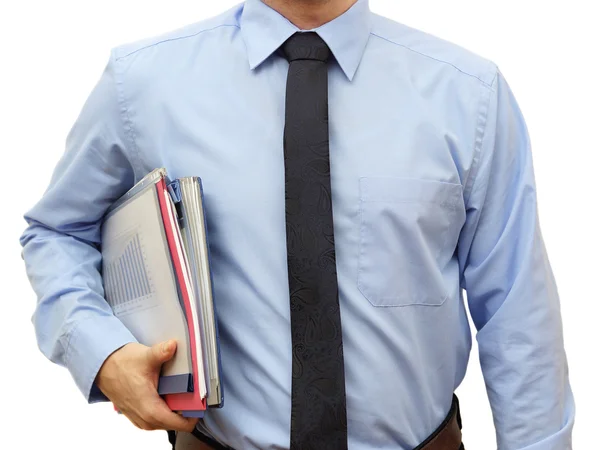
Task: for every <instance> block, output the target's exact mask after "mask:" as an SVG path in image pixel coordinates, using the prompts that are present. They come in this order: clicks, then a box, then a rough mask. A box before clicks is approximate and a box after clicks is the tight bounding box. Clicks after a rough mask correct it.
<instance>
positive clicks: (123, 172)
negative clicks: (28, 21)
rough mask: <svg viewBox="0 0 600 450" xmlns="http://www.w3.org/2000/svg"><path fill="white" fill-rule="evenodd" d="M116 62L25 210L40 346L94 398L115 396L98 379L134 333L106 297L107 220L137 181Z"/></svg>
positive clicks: (24, 241) (24, 242) (26, 255)
mask: <svg viewBox="0 0 600 450" xmlns="http://www.w3.org/2000/svg"><path fill="white" fill-rule="evenodd" d="M116 69H117V67H116V62H115V59H114V56H113V52H111V58H110V60H109V62H108V63H107V65H106V68H105V70H104V72H103V73H102V76H101V77H100V79H99V81H98V82H97V84H96V86H95V87H94V89H93V90H92V92H91V94H90V95H89V97H88V99H87V101H86V102H85V104H84V106H83V108H82V110H81V112H80V114H79V116H78V118H77V120H76V121H75V123H74V125H73V127H72V128H71V130H70V132H69V134H68V136H67V140H66V149H65V151H64V153H63V155H62V157H61V159H60V160H59V162H58V164H57V165H56V167H55V168H54V172H53V174H52V177H51V181H50V184H49V186H48V188H47V189H46V191H45V193H44V194H43V196H42V198H41V199H40V200H39V201H38V202H37V204H35V205H34V206H33V207H32V208H31V209H30V210H29V211H27V212H26V213H25V216H24V218H25V220H26V222H27V228H26V229H25V231H24V232H23V234H22V236H21V237H20V244H21V246H22V252H21V255H22V258H23V260H24V261H25V266H26V270H27V275H28V277H29V281H30V283H31V285H32V287H33V289H34V291H35V293H36V295H37V306H36V308H35V312H34V314H33V317H32V322H33V324H34V328H35V332H36V338H37V342H38V346H39V348H40V350H41V351H42V353H43V354H44V355H45V356H46V357H47V358H49V359H50V360H51V361H53V362H55V363H57V364H60V365H62V366H65V367H67V368H68V370H69V371H70V373H71V375H72V376H73V378H74V380H75V382H76V384H77V386H78V387H79V389H80V390H81V392H82V393H83V394H84V396H85V397H86V398H87V400H88V401H89V402H90V403H92V402H96V401H101V400H107V399H106V397H105V396H104V395H103V394H102V393H101V392H100V390H99V389H98V388H97V386H96V385H95V383H94V380H95V378H96V374H97V372H98V370H99V369H100V367H101V365H102V363H103V362H104V360H105V359H106V358H107V357H108V356H109V355H110V354H111V353H113V352H114V351H115V350H117V349H119V348H120V347H122V346H123V345H125V344H127V343H129V342H135V338H134V337H133V335H132V334H131V333H130V332H129V331H128V330H127V328H125V326H124V325H123V324H122V323H121V321H120V320H119V319H117V318H116V317H115V316H114V315H113V314H112V311H111V308H110V306H109V305H108V303H107V302H106V301H105V299H104V290H103V285H102V277H101V262H102V258H101V253H100V251H99V249H100V236H101V231H100V227H101V221H102V217H103V215H104V214H105V212H106V210H107V209H108V207H109V206H110V205H111V204H112V202H113V201H115V200H116V199H117V198H119V197H120V196H121V195H122V194H124V193H125V192H126V191H127V190H128V189H129V188H130V187H131V186H132V185H133V184H134V178H135V176H134V169H133V164H132V161H131V159H130V158H129V156H128V154H127V152H126V147H127V146H126V140H127V137H126V133H125V130H124V123H123V121H122V114H123V113H124V112H125V111H124V110H121V107H120V101H119V93H118V80H117V73H116Z"/></svg>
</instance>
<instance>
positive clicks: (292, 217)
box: [281, 32, 347, 450]
mask: <svg viewBox="0 0 600 450" xmlns="http://www.w3.org/2000/svg"><path fill="white" fill-rule="evenodd" d="M281 50H282V52H283V54H284V56H285V58H286V59H287V60H288V61H289V63H290V66H289V69H288V78H287V89H286V102H285V131H284V144H283V147H284V160H285V212H286V233H287V254H288V280H289V288H290V289H289V290H290V311H291V331H292V417H291V419H292V421H291V433H290V434H291V436H290V448H291V449H296V450H311V449H331V450H338V449H346V448H347V430H346V391H345V385H344V356H343V352H342V328H341V318H340V308H339V301H338V284H337V271H336V264H335V249H334V239H333V217H332V208H331V182H330V178H329V126H328V106H327V60H328V59H329V56H330V51H329V47H327V44H326V43H325V42H324V41H323V40H322V39H321V38H320V37H319V36H318V35H317V34H316V33H314V32H303V33H296V34H294V35H293V36H292V37H290V38H289V39H288V40H287V41H286V42H285V43H284V44H283V45H282V48H281Z"/></svg>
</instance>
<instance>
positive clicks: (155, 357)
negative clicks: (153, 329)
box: [147, 339, 177, 368]
mask: <svg viewBox="0 0 600 450" xmlns="http://www.w3.org/2000/svg"><path fill="white" fill-rule="evenodd" d="M176 350H177V341H175V340H174V339H171V340H168V341H165V342H161V343H160V344H156V345H153V346H152V347H150V348H148V353H147V356H148V362H149V363H150V364H151V365H152V366H153V367H157V368H158V367H160V366H162V365H163V364H164V363H166V362H167V361H169V360H170V359H171V358H173V355H175V351H176Z"/></svg>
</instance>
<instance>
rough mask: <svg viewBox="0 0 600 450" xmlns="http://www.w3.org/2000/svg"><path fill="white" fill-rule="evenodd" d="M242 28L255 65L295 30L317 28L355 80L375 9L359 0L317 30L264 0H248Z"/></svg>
mask: <svg viewBox="0 0 600 450" xmlns="http://www.w3.org/2000/svg"><path fill="white" fill-rule="evenodd" d="M240 28H241V33H242V37H243V39H244V42H245V44H246V49H247V51H248V61H249V62H250V68H251V69H254V68H256V67H258V66H259V65H260V64H262V62H263V61H265V60H266V59H267V58H268V57H269V56H270V55H271V54H272V53H273V52H274V51H276V50H277V49H278V48H279V47H280V46H281V44H283V43H284V42H285V41H286V39H287V38H289V37H290V36H291V35H292V34H294V33H296V32H298V31H315V32H317V33H318V34H319V36H320V37H321V39H323V40H324V41H325V42H326V43H327V45H328V46H329V48H330V49H331V52H332V53H333V55H334V56H335V59H336V60H337V62H338V64H339V65H340V67H341V68H342V70H343V71H344V73H345V74H346V77H348V79H349V80H352V78H353V77H354V74H355V73H356V69H358V65H359V64H360V60H361V59H362V55H363V53H364V50H365V46H366V45H367V40H368V39H369V34H370V32H371V13H370V10H369V2H368V0H358V1H357V2H356V3H355V4H354V5H353V6H352V7H351V8H350V9H348V11H346V12H345V13H344V14H342V15H341V16H339V17H337V18H335V19H333V20H332V21H330V22H327V23H325V24H323V25H321V26H320V27H318V28H315V29H313V30H300V29H299V28H298V27H296V26H295V25H294V24H293V23H291V22H290V21H289V20H288V19H286V18H285V17H283V16H282V15H281V14H279V13H278V12H277V11H275V10H274V9H272V8H271V7H269V6H267V5H265V4H264V3H263V2H262V1H261V0H246V2H245V4H244V8H243V11H242V16H241V18H240Z"/></svg>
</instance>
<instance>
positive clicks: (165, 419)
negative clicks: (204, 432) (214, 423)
mask: <svg viewBox="0 0 600 450" xmlns="http://www.w3.org/2000/svg"><path fill="white" fill-rule="evenodd" d="M151 414H152V420H150V421H149V422H150V424H151V425H154V426H156V427H158V428H160V429H163V430H175V431H186V432H188V433H189V432H191V431H193V429H194V427H195V426H196V423H197V422H198V419H196V418H189V417H183V416H181V415H179V414H177V413H175V412H173V411H171V409H170V408H169V407H168V405H167V404H166V403H165V402H164V400H162V399H160V401H157V402H156V403H155V404H154V406H153V410H152V413H151Z"/></svg>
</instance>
